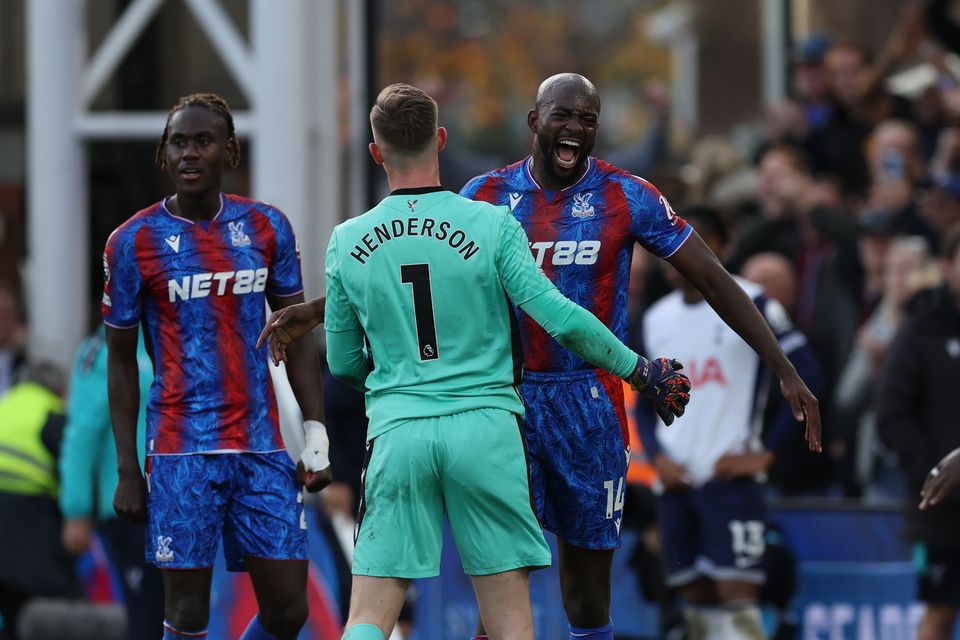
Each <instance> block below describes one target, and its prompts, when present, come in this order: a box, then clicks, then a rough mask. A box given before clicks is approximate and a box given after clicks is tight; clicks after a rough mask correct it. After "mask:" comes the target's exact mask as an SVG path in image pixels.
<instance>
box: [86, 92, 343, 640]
mask: <svg viewBox="0 0 960 640" xmlns="http://www.w3.org/2000/svg"><path fill="white" fill-rule="evenodd" d="M239 159H240V144H239V142H238V141H237V136H236V132H235V130H234V125H233V116H232V115H231V113H230V108H229V106H228V105H227V103H226V102H225V101H224V100H223V99H222V98H220V97H219V96H217V95H214V94H194V95H190V96H186V97H184V98H181V99H180V101H178V102H177V104H176V105H174V106H173V108H172V109H171V111H170V115H169V116H168V118H167V123H166V126H165V127H164V130H163V135H162V137H161V138H160V144H159V145H158V146H157V154H156V161H157V166H158V167H159V168H160V169H161V170H163V171H164V172H165V173H167V175H168V176H169V177H170V180H171V182H173V184H174V187H175V191H176V192H175V194H174V195H172V196H169V197H166V198H164V199H163V200H161V201H160V202H157V203H155V204H153V205H151V206H150V207H147V208H146V209H144V210H142V211H140V212H138V213H137V214H135V215H134V216H133V217H131V218H130V219H129V220H127V221H126V222H125V223H124V224H122V225H121V226H120V227H119V228H117V230H116V231H114V232H113V234H111V236H110V238H109V240H108V241H107V246H106V248H105V250H104V255H103V268H104V294H103V304H102V311H103V318H104V322H105V323H106V325H107V328H106V333H107V345H108V349H109V355H108V365H107V366H108V387H109V399H110V416H111V421H112V423H113V429H114V437H115V440H116V443H117V457H118V470H119V482H118V484H117V490H116V493H115V495H114V509H115V510H116V512H117V514H118V515H120V516H121V517H122V518H125V519H127V520H132V521H140V522H142V521H146V523H147V541H146V542H147V549H146V551H147V560H148V561H150V562H152V563H154V564H156V565H157V566H158V568H160V570H161V571H162V573H163V580H164V592H165V618H166V619H165V621H164V631H163V633H164V635H163V637H164V638H203V637H206V635H207V633H206V627H207V622H208V618H209V611H210V580H211V573H212V566H213V562H214V555H215V554H216V550H217V546H218V544H219V542H220V540H221V537H222V539H223V549H224V555H225V556H226V560H227V567H228V569H230V570H232V571H243V570H246V571H249V572H250V578H251V581H252V582H253V587H254V591H255V592H256V595H257V602H258V604H259V607H260V613H259V615H258V616H256V617H255V618H254V619H253V620H252V621H251V623H250V626H249V627H248V629H247V630H246V631H245V632H244V634H243V636H242V638H244V639H246V640H252V639H267V638H279V639H293V638H295V637H296V636H297V634H298V632H299V631H300V629H301V627H302V626H303V624H304V622H305V621H306V618H307V600H306V583H307V542H306V523H305V520H304V517H303V496H302V494H301V489H300V485H302V484H306V487H307V489H308V490H310V491H318V490H319V489H321V488H322V487H323V486H324V485H326V484H327V483H328V482H329V481H330V479H331V478H330V469H329V466H330V464H329V460H328V455H327V453H328V448H329V447H328V441H327V436H326V430H325V428H324V426H323V424H322V422H321V420H322V404H321V390H320V382H319V381H320V367H319V359H318V352H317V346H316V343H315V341H314V339H313V337H312V336H311V335H310V334H307V335H305V336H303V337H301V338H300V339H298V340H297V341H296V342H295V343H293V344H292V345H291V348H290V351H289V357H288V360H287V372H288V374H289V377H290V382H291V385H292V387H293V391H294V394H295V395H296V398H297V401H298V403H299V405H300V409H301V411H302V413H303V416H304V419H305V424H304V426H305V429H306V432H307V433H306V436H307V437H306V441H307V447H306V450H305V451H304V452H303V454H302V456H301V460H300V461H299V463H298V464H297V465H296V466H295V465H294V464H293V462H291V460H290V457H289V456H288V455H287V452H286V450H285V449H284V444H283V441H282V439H281V436H280V428H279V420H278V412H277V401H276V397H275V395H274V390H273V386H272V384H271V381H270V376H269V371H268V369H267V362H266V354H265V353H264V352H263V351H261V350H259V349H257V347H256V342H257V336H258V334H259V333H260V328H261V327H262V326H263V322H264V317H265V313H264V302H265V301H267V302H269V304H270V306H271V307H272V308H273V309H280V308H283V307H286V306H288V305H290V304H293V303H297V302H302V301H303V299H304V298H303V282H302V277H301V273H300V259H299V252H298V250H297V245H296V240H295V239H294V234H293V229H292V228H291V226H290V222H289V221H288V220H287V218H286V216H285V215H284V214H283V213H282V212H281V211H279V210H278V209H276V208H274V207H272V206H270V205H267V204H264V203H262V202H256V201H254V200H248V199H246V198H242V197H240V196H236V195H231V194H225V193H222V192H221V182H222V177H223V172H224V170H225V169H226V168H227V167H228V166H230V167H235V166H237V163H238V162H239ZM139 327H142V328H143V331H144V336H145V342H146V344H147V347H148V351H149V352H150V357H151V360H152V361H153V369H154V375H155V380H154V383H153V386H152V387H151V390H150V400H149V402H148V404H147V410H146V418H147V440H146V460H145V464H144V470H143V471H145V473H146V477H144V473H143V472H141V467H140V461H139V460H138V457H137V447H136V424H137V407H138V400H139V388H138V386H137V380H138V375H137V358H136V347H137V334H138V329H139Z"/></svg>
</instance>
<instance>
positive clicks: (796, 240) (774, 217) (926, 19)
mask: <svg viewBox="0 0 960 640" xmlns="http://www.w3.org/2000/svg"><path fill="white" fill-rule="evenodd" d="M943 4H944V3H942V2H932V3H929V4H928V5H927V6H926V7H922V6H921V5H920V4H917V3H908V4H906V5H905V9H904V11H903V14H902V15H901V19H900V21H899V22H898V24H897V26H896V27H895V28H894V30H893V32H892V33H891V34H890V36H889V38H888V40H887V44H886V46H885V47H884V48H883V49H882V51H878V52H874V51H871V50H869V49H868V48H866V47H865V46H863V45H862V44H860V43H857V42H854V41H851V40H849V39H846V38H844V37H843V36H842V35H841V34H830V33H815V34H813V35H810V36H809V37H807V38H805V39H804V40H803V41H801V42H799V43H797V44H796V46H795V47H794V49H793V51H792V58H791V68H790V78H791V85H790V88H791V90H790V97H789V98H788V99H786V100H784V101H783V102H781V103H779V104H775V105H773V106H771V107H769V108H768V109H767V110H766V114H765V119H764V121H763V123H762V124H759V125H744V126H742V127H739V128H738V129H737V130H736V131H734V132H732V133H731V134H730V135H727V136H709V137H705V138H702V139H700V140H699V141H697V142H696V143H695V144H693V146H692V147H691V148H690V149H689V152H687V153H685V154H683V156H682V157H681V158H679V159H678V158H677V157H674V156H671V155H670V154H669V153H668V152H666V151H664V152H663V153H661V154H660V155H659V156H657V157H653V156H650V155H649V154H647V155H645V156H644V161H643V162H642V163H640V162H635V163H630V162H625V163H624V165H623V166H624V168H626V169H628V170H631V171H634V172H635V173H638V174H639V175H643V176H644V177H647V178H648V179H650V180H651V182H653V183H654V184H656V185H657V186H658V187H659V188H660V189H661V191H663V192H664V193H665V194H666V195H667V197H668V198H669V199H670V201H671V202H672V203H673V205H674V207H675V208H676V209H677V211H678V212H679V213H680V214H681V215H683V212H684V210H689V209H690V208H691V207H701V206H707V207H709V208H712V209H714V210H715V211H716V212H718V213H719V214H720V216H721V217H722V218H723V220H724V221H725V223H726V225H727V226H728V227H729V231H730V232H731V236H732V241H731V242H729V243H728V244H727V248H726V249H725V250H724V252H723V254H722V255H721V256H720V258H721V259H722V260H723V262H724V263H725V264H726V266H727V267H728V269H729V270H730V271H731V272H732V273H736V274H740V275H742V276H744V277H745V278H747V279H748V280H752V281H755V282H757V283H759V284H761V285H763V286H764V288H765V290H766V293H767V295H768V296H770V297H771V298H773V299H775V300H778V301H779V302H780V303H782V304H783V306H784V307H785V308H786V309H787V311H788V312H789V313H790V315H791V318H792V320H793V322H794V324H795V325H796V326H797V327H798V328H799V329H800V330H801V331H803V333H804V334H805V335H806V337H807V339H808V340H809V343H810V345H811V347H812V349H813V351H814V353H815V355H816V357H817V359H818V361H819V364H820V367H821V369H822V370H823V372H824V374H825V375H826V378H827V383H828V384H827V385H826V389H827V390H828V391H827V392H826V393H825V394H824V397H822V398H821V399H820V400H821V403H822V404H821V411H822V414H823V416H824V423H825V430H826V433H825V442H826V444H825V447H824V451H825V453H826V454H827V455H825V456H814V455H812V454H809V453H808V452H806V451H805V447H804V446H803V442H802V439H801V438H800V436H799V434H798V436H797V438H796V439H795V446H794V447H792V448H788V449H787V450H786V451H784V452H783V454H782V455H780V456H778V460H777V461H776V463H775V464H774V466H773V468H772V469H771V483H772V486H773V487H774V489H775V491H776V492H777V493H780V494H784V495H821V496H822V495H830V496H843V497H863V498H864V499H867V500H882V499H886V498H900V497H903V496H904V484H903V478H902V475H903V474H902V472H901V463H902V461H901V460H900V459H898V453H899V452H898V451H896V450H895V448H894V441H895V440H896V438H895V437H885V434H884V432H883V431H884V430H883V429H880V430H879V432H878V422H877V408H878V407H877V402H878V397H877V394H876V393H875V391H876V389H877V388H878V386H879V385H880V382H881V380H880V379H879V376H880V375H881V373H882V372H883V370H884V368H883V363H884V359H885V355H886V353H887V350H888V347H889V346H890V344H891V342H892V340H893V338H894V337H895V335H896V334H897V332H898V329H900V327H901V326H902V325H903V323H904V322H905V321H906V320H907V319H908V318H910V317H911V316H912V314H914V313H916V312H917V311H918V310H922V309H925V308H929V307H930V306H931V305H935V304H936V299H937V298H938V296H941V297H942V295H946V294H945V293H944V289H943V287H944V273H943V269H944V260H941V250H942V248H943V247H942V245H943V241H944V239H945V238H946V237H947V236H948V235H949V232H950V230H951V228H952V227H955V226H956V225H957V224H958V223H960V58H958V57H957V56H956V55H955V54H954V53H953V49H954V48H956V47H960V40H958V39H956V38H955V34H954V33H953V32H952V31H951V28H950V25H951V24H952V23H951V22H950V20H949V18H948V17H946V16H945V15H941V13H942V11H943V8H942V6H941V5H943ZM932 24H936V25H937V27H936V29H931V28H928V25H932ZM660 122H661V121H660V119H657V120H655V123H654V127H664V126H665V125H662V124H659V123H660ZM661 148H662V149H664V150H665V149H666V148H667V147H666V145H663V146H662V147H661ZM638 253H642V252H638ZM639 257H640V259H641V264H640V265H639V266H638V268H637V269H636V270H635V273H637V274H638V275H640V277H641V278H643V280H642V282H640V283H637V284H638V285H639V286H636V287H635V289H636V291H635V293H634V295H635V296H637V300H636V304H635V305H634V309H635V311H636V314H637V315H638V317H640V316H642V312H643V310H644V309H645V308H647V307H648V306H649V305H651V304H652V303H653V302H655V301H656V300H657V299H659V298H660V297H661V296H662V295H663V294H665V293H666V292H667V291H669V290H670V288H669V286H668V285H667V284H666V282H665V280H664V279H663V277H662V276H661V275H660V271H661V265H659V264H657V263H656V262H655V261H653V260H651V259H650V258H649V257H648V256H646V255H641V256H639ZM641 274H642V275H641ZM640 323H642V318H641V319H638V320H637V321H636V324H640ZM769 414H770V411H768V415H769ZM939 453H940V455H943V454H945V453H947V451H942V452H939ZM934 462H935V460H934ZM915 497H916V496H913V495H911V496H910V498H911V500H912V499H913V498H915Z"/></svg>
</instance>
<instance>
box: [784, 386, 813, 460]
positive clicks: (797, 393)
mask: <svg viewBox="0 0 960 640" xmlns="http://www.w3.org/2000/svg"><path fill="white" fill-rule="evenodd" d="M780 392H781V393H782V394H783V397H784V398H786V400H787V402H789V403H790V409H791V410H792V411H793V417H794V418H796V420H797V422H804V421H805V422H806V429H805V430H804V434H803V439H804V440H806V441H807V447H809V449H810V451H816V452H817V453H820V452H822V451H823V440H822V438H821V433H820V432H821V427H820V403H819V402H818V401H817V397H816V396H815V395H813V393H812V392H811V391H810V389H808V388H807V385H806V384H805V383H804V382H803V380H802V379H801V378H800V376H799V375H798V374H797V372H796V371H794V372H793V373H792V374H790V375H787V376H784V377H783V378H781V379H780Z"/></svg>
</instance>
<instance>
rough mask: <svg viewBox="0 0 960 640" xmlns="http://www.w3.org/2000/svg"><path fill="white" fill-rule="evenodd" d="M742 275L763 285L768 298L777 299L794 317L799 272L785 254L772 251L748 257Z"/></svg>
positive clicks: (741, 271) (741, 270)
mask: <svg viewBox="0 0 960 640" xmlns="http://www.w3.org/2000/svg"><path fill="white" fill-rule="evenodd" d="M740 275H742V276H743V277H744V278H746V279H747V280H749V281H750V282H755V283H757V284H759V285H760V286H761V287H763V292H764V293H765V294H766V295H767V297H768V298H771V299H773V300H776V301H777V302H779V303H780V304H781V305H783V308H784V309H786V311H787V314H788V315H789V316H790V317H791V318H792V317H793V314H794V310H795V308H796V306H797V273H796V271H795V270H794V268H793V264H792V263H791V262H790V261H789V260H788V259H787V258H786V257H784V256H782V255H780V254H779V253H774V252H772V251H769V252H764V253H758V254H755V255H753V256H750V257H749V258H747V261H746V262H744V263H743V268H742V269H740Z"/></svg>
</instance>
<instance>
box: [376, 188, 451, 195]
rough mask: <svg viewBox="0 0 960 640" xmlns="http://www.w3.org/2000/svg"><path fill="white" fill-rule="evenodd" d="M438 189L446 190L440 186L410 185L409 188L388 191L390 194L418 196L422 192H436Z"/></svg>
mask: <svg viewBox="0 0 960 640" xmlns="http://www.w3.org/2000/svg"><path fill="white" fill-rule="evenodd" d="M438 191H446V189H444V188H443V187H441V186H434V187H411V188H409V189H394V190H393V191H391V192H390V195H392V196H418V195H421V194H423V193H437V192H438Z"/></svg>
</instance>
